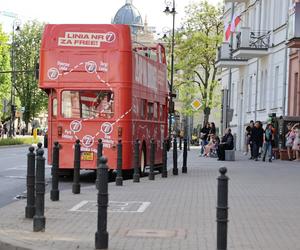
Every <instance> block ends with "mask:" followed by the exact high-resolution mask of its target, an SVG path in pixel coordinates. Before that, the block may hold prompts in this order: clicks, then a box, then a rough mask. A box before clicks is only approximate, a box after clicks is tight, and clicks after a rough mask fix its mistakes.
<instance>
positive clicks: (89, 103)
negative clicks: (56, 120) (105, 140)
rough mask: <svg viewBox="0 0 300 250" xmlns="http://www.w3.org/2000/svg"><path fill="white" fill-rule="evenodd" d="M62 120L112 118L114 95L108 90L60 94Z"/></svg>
mask: <svg viewBox="0 0 300 250" xmlns="http://www.w3.org/2000/svg"><path fill="white" fill-rule="evenodd" d="M61 104H62V105H61V107H62V110H61V113H62V116H63V117H64V118H77V119H78V118H112V117H113V115H114V94H113V92H112V91H108V90H80V91H76V90H67V91H63V92H62V96H61Z"/></svg>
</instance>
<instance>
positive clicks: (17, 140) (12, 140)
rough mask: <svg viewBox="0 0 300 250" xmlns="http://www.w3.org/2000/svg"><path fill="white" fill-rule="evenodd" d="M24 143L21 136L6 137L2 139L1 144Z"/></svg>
mask: <svg viewBox="0 0 300 250" xmlns="http://www.w3.org/2000/svg"><path fill="white" fill-rule="evenodd" d="M17 144H23V141H22V140H21V139H20V138H4V139H0V146H7V145H17Z"/></svg>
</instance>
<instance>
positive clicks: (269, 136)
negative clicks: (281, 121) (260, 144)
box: [262, 123, 274, 162]
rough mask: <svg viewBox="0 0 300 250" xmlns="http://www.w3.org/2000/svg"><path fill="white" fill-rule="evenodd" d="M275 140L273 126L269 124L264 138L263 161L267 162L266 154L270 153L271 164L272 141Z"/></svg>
mask: <svg viewBox="0 0 300 250" xmlns="http://www.w3.org/2000/svg"><path fill="white" fill-rule="evenodd" d="M273 138H274V134H273V126H272V124H271V123H268V124H267V127H266V130H265V136H264V150H263V158H262V160H263V161H265V160H266V154H267V153H268V152H269V162H272V140H273Z"/></svg>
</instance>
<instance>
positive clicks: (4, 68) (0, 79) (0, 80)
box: [0, 25, 11, 121]
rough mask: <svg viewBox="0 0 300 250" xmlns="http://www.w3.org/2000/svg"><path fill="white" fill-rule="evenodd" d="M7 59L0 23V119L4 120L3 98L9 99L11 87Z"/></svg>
mask: <svg viewBox="0 0 300 250" xmlns="http://www.w3.org/2000/svg"><path fill="white" fill-rule="evenodd" d="M9 60H10V56H9V45H8V36H7V35H6V34H5V33H4V32H3V31H2V26H1V25H0V121H1V120H2V121H3V120H6V119H7V117H8V114H6V113H4V112H3V110H4V106H3V105H4V100H7V101H8V100H9V96H10V89H11V88H10V86H11V81H10V74H9V73H8V72H9V71H10V70H11V68H10V64H9ZM7 106H8V102H7ZM6 108H7V107H6ZM8 111H10V109H8Z"/></svg>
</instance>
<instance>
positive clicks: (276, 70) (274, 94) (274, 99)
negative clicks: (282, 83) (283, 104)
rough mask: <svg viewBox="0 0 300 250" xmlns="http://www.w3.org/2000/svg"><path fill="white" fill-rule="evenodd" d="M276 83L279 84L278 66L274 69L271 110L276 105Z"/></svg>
mask: <svg viewBox="0 0 300 250" xmlns="http://www.w3.org/2000/svg"><path fill="white" fill-rule="evenodd" d="M278 82H279V66H276V68H275V78H274V88H273V108H277V105H278V85H279V84H278Z"/></svg>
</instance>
